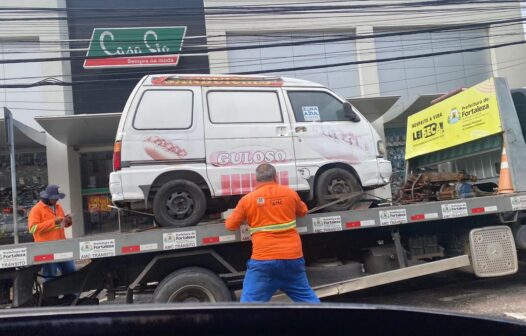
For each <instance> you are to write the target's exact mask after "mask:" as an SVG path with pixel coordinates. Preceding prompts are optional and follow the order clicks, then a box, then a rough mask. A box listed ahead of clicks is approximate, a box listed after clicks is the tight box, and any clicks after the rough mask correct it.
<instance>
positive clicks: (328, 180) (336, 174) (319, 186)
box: [314, 168, 362, 211]
mask: <svg viewBox="0 0 526 336" xmlns="http://www.w3.org/2000/svg"><path fill="white" fill-rule="evenodd" d="M314 191H315V194H316V206H321V205H325V204H327V203H330V202H333V201H336V200H337V199H338V198H339V197H344V196H345V195H348V194H350V193H353V192H361V191H362V186H361V185H360V182H358V180H357V179H356V177H354V175H353V174H352V173H350V172H348V171H347V170H345V169H342V168H330V169H327V170H326V171H324V172H323V173H321V174H320V176H319V177H318V178H317V179H316V187H315V190H314ZM354 203H356V199H352V198H351V199H348V200H346V201H342V202H339V203H336V204H333V205H330V206H328V207H326V208H325V209H324V210H325V211H345V210H349V209H350V208H351V206H352V205H353V204H354Z"/></svg>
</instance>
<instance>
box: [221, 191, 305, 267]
mask: <svg viewBox="0 0 526 336" xmlns="http://www.w3.org/2000/svg"><path fill="white" fill-rule="evenodd" d="M306 214H307V206H306V205H305V203H303V202H302V201H301V199H300V197H299V196H298V194H297V193H296V192H295V191H294V190H292V189H290V188H289V187H286V186H282V185H279V184H277V183H275V182H264V183H260V184H259V185H258V186H257V187H256V190H255V191H253V192H251V193H249V194H247V195H245V196H243V197H242V198H241V200H240V201H239V203H238V204H237V206H236V208H235V209H234V211H233V212H232V214H231V215H230V216H229V217H228V218H227V220H226V222H225V226H226V228H227V229H228V230H232V231H235V230H237V229H239V227H240V225H241V224H242V223H243V222H245V221H247V222H248V225H249V227H250V232H251V235H252V259H255V260H274V259H297V258H301V257H302V256H303V251H302V249H301V239H300V236H299V234H298V232H297V231H296V217H303V216H305V215H306Z"/></svg>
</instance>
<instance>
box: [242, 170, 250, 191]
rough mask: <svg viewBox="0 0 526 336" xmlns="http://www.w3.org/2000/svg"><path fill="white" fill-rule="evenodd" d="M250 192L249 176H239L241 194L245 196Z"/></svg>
mask: <svg viewBox="0 0 526 336" xmlns="http://www.w3.org/2000/svg"><path fill="white" fill-rule="evenodd" d="M249 192H250V174H243V175H241V193H242V194H246V193H249Z"/></svg>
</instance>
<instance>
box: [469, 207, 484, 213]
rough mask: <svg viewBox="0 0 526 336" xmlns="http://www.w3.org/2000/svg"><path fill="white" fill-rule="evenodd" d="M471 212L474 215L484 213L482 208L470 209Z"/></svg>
mask: <svg viewBox="0 0 526 336" xmlns="http://www.w3.org/2000/svg"><path fill="white" fill-rule="evenodd" d="M471 212H472V213H474V214H478V213H484V208H473V209H471Z"/></svg>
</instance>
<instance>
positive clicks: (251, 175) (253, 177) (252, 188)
mask: <svg viewBox="0 0 526 336" xmlns="http://www.w3.org/2000/svg"><path fill="white" fill-rule="evenodd" d="M250 178H251V183H252V186H251V188H250V190H251V191H252V190H255V189H256V184H257V181H256V174H250Z"/></svg>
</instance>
